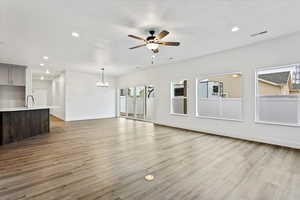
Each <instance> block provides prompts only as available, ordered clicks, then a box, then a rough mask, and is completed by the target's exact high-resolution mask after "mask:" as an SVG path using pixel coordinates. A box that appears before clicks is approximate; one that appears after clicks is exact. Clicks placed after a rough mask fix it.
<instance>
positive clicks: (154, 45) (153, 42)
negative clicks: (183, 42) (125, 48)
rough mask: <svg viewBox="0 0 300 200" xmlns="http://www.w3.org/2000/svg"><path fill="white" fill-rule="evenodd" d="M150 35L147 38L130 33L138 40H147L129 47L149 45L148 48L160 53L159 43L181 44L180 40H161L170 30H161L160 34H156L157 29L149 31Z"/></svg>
mask: <svg viewBox="0 0 300 200" xmlns="http://www.w3.org/2000/svg"><path fill="white" fill-rule="evenodd" d="M149 33H150V36H149V37H147V38H146V39H144V38H141V37H138V36H135V35H128V37H131V38H134V39H137V40H142V41H144V42H145V44H141V45H138V46H135V47H131V48H129V49H136V48H139V47H144V46H145V47H147V48H148V49H150V50H152V51H153V53H158V52H159V49H158V47H159V45H164V46H179V45H180V43H179V42H164V41H160V40H161V39H163V38H164V37H166V36H167V35H168V34H169V32H168V31H161V32H160V33H159V34H158V35H156V36H155V35H154V34H155V31H154V30H151V31H149Z"/></svg>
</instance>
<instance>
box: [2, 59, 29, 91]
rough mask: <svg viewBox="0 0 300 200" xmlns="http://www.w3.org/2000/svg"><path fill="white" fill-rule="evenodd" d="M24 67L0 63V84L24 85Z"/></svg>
mask: <svg viewBox="0 0 300 200" xmlns="http://www.w3.org/2000/svg"><path fill="white" fill-rule="evenodd" d="M25 84H26V71H25V67H23V66H17V65H9V64H1V63H0V85H12V86H25Z"/></svg>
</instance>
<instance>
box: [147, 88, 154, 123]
mask: <svg viewBox="0 0 300 200" xmlns="http://www.w3.org/2000/svg"><path fill="white" fill-rule="evenodd" d="M146 91H147V93H146V106H145V113H146V114H145V119H146V120H147V121H153V120H154V97H155V88H154V87H153V86H152V85H150V86H147V87H146Z"/></svg>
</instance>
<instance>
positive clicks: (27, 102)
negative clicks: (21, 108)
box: [25, 95, 35, 108]
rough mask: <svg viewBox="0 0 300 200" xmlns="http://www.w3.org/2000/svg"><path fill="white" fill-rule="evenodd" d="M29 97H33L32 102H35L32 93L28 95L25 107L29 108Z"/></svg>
mask: <svg viewBox="0 0 300 200" xmlns="http://www.w3.org/2000/svg"><path fill="white" fill-rule="evenodd" d="M29 98H31V100H32V103H33V104H35V100H34V97H33V96H32V95H27V97H26V104H25V107H27V108H28V107H29V106H30V105H29Z"/></svg>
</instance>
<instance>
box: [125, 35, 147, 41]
mask: <svg viewBox="0 0 300 200" xmlns="http://www.w3.org/2000/svg"><path fill="white" fill-rule="evenodd" d="M128 37H131V38H134V39H137V40H143V41H146V40H145V39H144V38H141V37H138V36H135V35H128Z"/></svg>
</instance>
